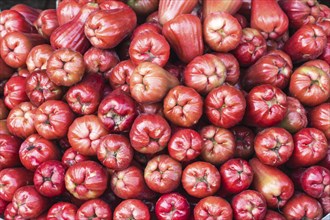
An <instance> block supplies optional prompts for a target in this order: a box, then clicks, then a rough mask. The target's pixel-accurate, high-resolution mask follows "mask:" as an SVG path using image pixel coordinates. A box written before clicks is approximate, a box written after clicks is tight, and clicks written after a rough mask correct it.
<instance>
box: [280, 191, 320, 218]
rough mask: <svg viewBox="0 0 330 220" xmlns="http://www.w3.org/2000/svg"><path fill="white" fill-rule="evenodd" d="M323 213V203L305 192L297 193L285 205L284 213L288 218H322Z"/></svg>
mask: <svg viewBox="0 0 330 220" xmlns="http://www.w3.org/2000/svg"><path fill="white" fill-rule="evenodd" d="M322 213H323V210H322V206H321V204H320V203H319V202H318V201H317V200H316V199H314V198H312V197H310V196H308V195H306V194H304V193H299V194H296V195H295V196H293V197H292V198H291V199H290V200H289V201H288V203H287V204H286V205H285V206H284V207H283V215H284V217H285V218H286V219H287V220H293V219H301V218H307V219H321V218H322Z"/></svg>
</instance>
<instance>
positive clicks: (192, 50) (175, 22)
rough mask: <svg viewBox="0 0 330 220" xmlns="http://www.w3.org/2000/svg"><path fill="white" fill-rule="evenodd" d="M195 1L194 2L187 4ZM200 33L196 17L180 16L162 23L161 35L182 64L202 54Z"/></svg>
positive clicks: (189, 15) (199, 22) (202, 47)
mask: <svg viewBox="0 0 330 220" xmlns="http://www.w3.org/2000/svg"><path fill="white" fill-rule="evenodd" d="M167 1H168V0H167ZM195 1H196V0H193V1H187V2H195ZM168 2H170V1H168ZM178 2H180V1H178ZM176 4H178V3H174V2H173V3H172V5H173V6H174V5H176ZM182 30H185V31H182ZM202 31H203V30H202V24H201V21H200V19H199V18H198V17H197V16H195V15H191V14H181V15H179V16H177V17H175V18H173V19H172V20H170V21H168V22H166V23H164V24H163V31H162V33H163V35H164V36H165V37H166V39H167V41H168V42H169V43H170V45H171V47H172V49H173V50H174V52H175V53H176V55H177V56H178V57H179V59H180V60H181V61H182V62H184V63H189V62H190V61H191V60H193V59H194V58H195V57H197V56H200V55H202V54H203V50H204V44H203V36H202V35H203V32H202Z"/></svg>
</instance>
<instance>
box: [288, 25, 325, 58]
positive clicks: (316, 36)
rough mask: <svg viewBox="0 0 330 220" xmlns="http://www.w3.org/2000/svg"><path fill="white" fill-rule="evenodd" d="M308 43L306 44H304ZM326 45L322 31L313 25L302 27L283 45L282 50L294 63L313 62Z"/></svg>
mask: <svg viewBox="0 0 330 220" xmlns="http://www.w3.org/2000/svg"><path fill="white" fill-rule="evenodd" d="M306 41H308V42H309V43H308V44H305V43H304V42H306ZM326 44H327V37H326V34H325V33H324V31H323V29H322V28H320V27H318V26H317V25H314V24H307V25H303V26H302V27H301V28H299V29H298V30H297V31H296V32H295V33H294V34H293V35H292V36H291V37H290V38H289V40H288V41H287V42H286V43H285V45H284V47H283V50H284V52H286V53H287V54H288V55H290V57H291V59H292V61H293V62H294V63H300V62H303V61H308V60H313V59H316V58H317V57H318V56H320V55H321V54H322V52H323V50H324V49H325V47H326Z"/></svg>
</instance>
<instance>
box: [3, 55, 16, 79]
mask: <svg viewBox="0 0 330 220" xmlns="http://www.w3.org/2000/svg"><path fill="white" fill-rule="evenodd" d="M0 69H1V75H0V81H2V80H3V81H4V80H6V79H9V78H10V77H11V76H12V74H13V73H14V72H15V70H14V68H11V67H10V66H8V65H7V64H6V62H5V61H4V60H3V59H2V58H1V57H0Z"/></svg>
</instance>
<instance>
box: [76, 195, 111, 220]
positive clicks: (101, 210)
mask: <svg viewBox="0 0 330 220" xmlns="http://www.w3.org/2000/svg"><path fill="white" fill-rule="evenodd" d="M76 219H106V220H112V211H111V209H110V206H109V204H107V203H106V202H104V201H103V200H101V199H92V200H88V201H87V202H85V203H84V204H82V205H81V206H80V207H79V209H78V210H77V214H76Z"/></svg>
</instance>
